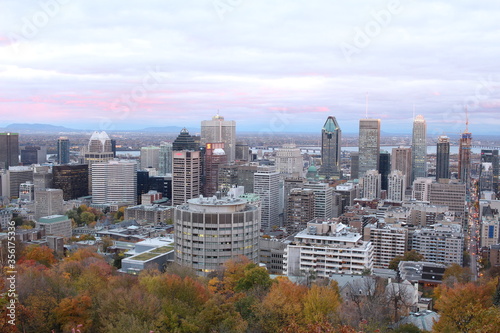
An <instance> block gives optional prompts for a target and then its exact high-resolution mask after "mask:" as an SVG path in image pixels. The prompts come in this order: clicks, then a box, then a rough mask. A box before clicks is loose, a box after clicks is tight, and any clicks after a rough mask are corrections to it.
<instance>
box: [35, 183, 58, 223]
mask: <svg viewBox="0 0 500 333" xmlns="http://www.w3.org/2000/svg"><path fill="white" fill-rule="evenodd" d="M63 203H64V200H63V191H62V190H60V189H55V188H46V189H43V190H36V191H35V219H36V220H38V219H39V218H40V217H43V216H50V215H56V214H63V213H64V211H63Z"/></svg>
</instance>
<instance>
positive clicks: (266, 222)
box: [254, 166, 280, 229]
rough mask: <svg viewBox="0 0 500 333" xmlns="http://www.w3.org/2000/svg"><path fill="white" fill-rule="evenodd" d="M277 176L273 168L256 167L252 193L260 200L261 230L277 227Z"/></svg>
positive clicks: (278, 198) (278, 199) (278, 203)
mask: <svg viewBox="0 0 500 333" xmlns="http://www.w3.org/2000/svg"><path fill="white" fill-rule="evenodd" d="M279 175H280V173H279V172H277V171H276V169H275V167H264V166H262V167H258V170H257V172H256V173H255V174H254V192H255V193H256V194H258V195H259V196H260V199H261V202H262V203H261V211H262V219H261V225H262V226H261V228H262V229H270V228H271V227H273V226H279V205H280V202H279V201H280V196H279V187H278V183H279Z"/></svg>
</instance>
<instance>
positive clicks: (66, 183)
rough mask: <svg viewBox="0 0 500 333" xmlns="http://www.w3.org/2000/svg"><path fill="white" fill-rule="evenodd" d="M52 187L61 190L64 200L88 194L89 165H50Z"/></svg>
mask: <svg viewBox="0 0 500 333" xmlns="http://www.w3.org/2000/svg"><path fill="white" fill-rule="evenodd" d="M52 174H53V187H54V188H59V189H61V190H63V198H64V200H71V199H76V198H79V197H84V196H87V195H89V166H88V165H87V164H79V165H54V166H53V167H52Z"/></svg>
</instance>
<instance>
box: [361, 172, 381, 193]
mask: <svg viewBox="0 0 500 333" xmlns="http://www.w3.org/2000/svg"><path fill="white" fill-rule="evenodd" d="M362 181H363V198H364V199H369V200H373V199H379V198H380V188H381V187H380V186H381V176H380V173H379V172H378V171H377V170H368V171H367V172H365V175H364V176H363V178H362Z"/></svg>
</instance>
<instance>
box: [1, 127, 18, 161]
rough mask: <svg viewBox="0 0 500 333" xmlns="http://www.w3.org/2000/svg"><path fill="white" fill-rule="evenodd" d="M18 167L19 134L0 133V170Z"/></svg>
mask: <svg viewBox="0 0 500 333" xmlns="http://www.w3.org/2000/svg"><path fill="white" fill-rule="evenodd" d="M17 165H19V134H18V133H10V132H7V133H0V169H8V168H9V167H10V166H17Z"/></svg>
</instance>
